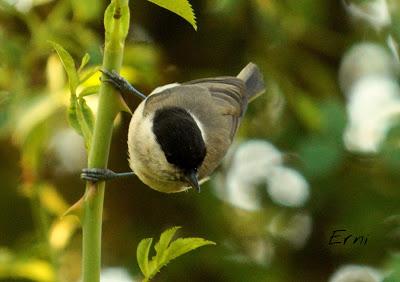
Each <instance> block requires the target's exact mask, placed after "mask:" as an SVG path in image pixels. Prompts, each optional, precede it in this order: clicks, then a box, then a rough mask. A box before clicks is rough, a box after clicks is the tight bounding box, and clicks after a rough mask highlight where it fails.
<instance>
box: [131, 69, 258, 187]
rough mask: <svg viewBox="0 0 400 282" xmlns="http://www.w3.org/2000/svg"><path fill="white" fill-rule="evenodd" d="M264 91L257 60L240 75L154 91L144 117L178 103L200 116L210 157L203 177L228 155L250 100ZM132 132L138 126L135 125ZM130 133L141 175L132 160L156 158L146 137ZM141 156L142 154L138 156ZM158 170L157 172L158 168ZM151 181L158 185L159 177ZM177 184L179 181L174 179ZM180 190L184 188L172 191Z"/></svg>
mask: <svg viewBox="0 0 400 282" xmlns="http://www.w3.org/2000/svg"><path fill="white" fill-rule="evenodd" d="M262 91H264V82H263V80H262V75H261V73H260V71H259V69H258V67H257V66H256V65H255V64H253V63H249V64H248V65H247V66H246V67H245V68H244V69H243V70H242V71H241V72H240V73H239V75H238V76H237V77H234V76H223V77H216V78H204V79H197V80H193V81H189V82H185V83H183V84H180V85H176V86H173V87H171V88H167V89H165V90H162V91H160V92H158V93H154V94H151V95H150V96H148V98H147V99H146V100H145V101H144V102H143V103H144V106H143V118H146V116H151V115H152V114H153V113H154V112H156V111H157V110H158V109H161V108H165V107H171V106H174V107H181V108H183V109H186V110H187V111H188V112H189V113H190V114H192V115H193V117H194V118H195V119H197V121H198V122H199V126H200V128H201V130H202V133H203V134H204V135H205V136H203V139H204V141H205V143H206V147H207V154H206V157H205V159H204V161H203V164H202V165H201V167H200V168H199V170H198V176H199V179H202V178H204V177H207V176H208V175H209V174H211V173H212V171H213V170H214V169H215V168H216V167H217V166H218V165H219V163H220V161H221V160H222V158H223V157H224V156H225V154H226V152H227V150H228V149H229V147H230V145H231V143H232V141H233V138H234V136H235V134H236V131H237V129H238V127H239V124H240V120H241V118H242V117H243V115H244V113H245V111H246V108H247V104H248V100H249V99H251V98H252V97H255V96H256V95H258V94H260V93H261V92H262ZM140 119H141V118H140ZM136 120H137V121H139V118H138V119H135V118H132V122H131V124H132V123H134V122H135V121H136ZM130 131H131V130H130ZM132 132H135V130H134V129H133V130H132ZM129 136H130V140H129V141H128V142H129V144H131V145H130V147H131V148H130V150H129V153H130V156H131V157H130V159H131V167H132V169H133V170H134V171H136V173H137V174H138V175H139V173H138V172H137V170H138V167H137V165H135V164H132V160H136V159H142V162H143V163H147V164H153V163H154V161H155V160H154V159H150V158H151V157H150V156H148V154H143V153H142V151H143V148H142V146H143V144H142V140H136V138H135V136H138V135H137V134H134V133H133V135H132V136H131V135H129ZM133 156H135V158H134V157H133ZM137 156H140V157H139V158H137ZM143 158H144V160H143ZM135 169H136V170H135ZM148 170H149V171H155V170H156V169H154V168H148ZM154 173H155V174H157V172H154ZM139 177H140V176H139ZM154 178H157V181H160V179H161V180H162V179H163V176H162V175H154ZM142 180H143V179H142ZM143 181H144V182H146V181H145V180H143ZM151 182H152V183H151V184H152V185H153V186H154V185H155V182H156V179H154V182H153V181H151ZM167 182H168V180H167V179H165V182H163V183H160V187H159V189H163V190H164V188H165V187H167V186H168V184H167ZM171 184H172V183H171ZM149 185H150V184H149ZM174 185H177V184H176V183H174ZM180 185H184V183H180ZM150 186H151V185H150ZM177 191H180V190H179V189H178V190H176V191H172V192H177Z"/></svg>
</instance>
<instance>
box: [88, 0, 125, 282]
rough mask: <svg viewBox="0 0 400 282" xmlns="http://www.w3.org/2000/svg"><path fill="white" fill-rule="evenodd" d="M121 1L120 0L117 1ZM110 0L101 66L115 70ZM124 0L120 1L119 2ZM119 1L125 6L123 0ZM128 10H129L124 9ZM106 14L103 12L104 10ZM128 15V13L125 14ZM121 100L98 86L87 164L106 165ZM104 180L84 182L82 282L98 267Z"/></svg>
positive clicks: (117, 44) (115, 21)
mask: <svg viewBox="0 0 400 282" xmlns="http://www.w3.org/2000/svg"><path fill="white" fill-rule="evenodd" d="M121 1H122V0H121ZM121 1H117V0H114V2H113V4H114V6H112V4H110V6H109V8H110V7H111V8H110V9H113V10H112V13H113V16H112V19H111V21H112V24H110V26H111V27H109V29H108V30H107V26H106V30H107V31H108V34H109V36H107V32H106V42H105V48H104V58H103V68H104V69H107V70H116V71H118V70H119V69H120V68H121V64H122V57H123V49H124V40H125V34H121V19H122V17H121V14H120V13H121V7H120V4H121V3H120V2H121ZM122 2H124V1H122ZM123 4H125V5H127V1H125V2H124V3H123ZM128 13H129V12H128ZM106 14H107V11H106ZM128 17H129V15H128ZM121 107H122V103H121V99H120V97H119V95H118V94H117V93H116V91H115V90H114V89H113V88H112V87H111V86H110V85H109V84H107V83H102V84H101V86H100V97H99V105H98V110H97V117H96V121H95V125H94V132H93V137H92V143H91V148H90V152H89V159H88V166H89V167H90V168H106V167H107V163H108V156H109V150H110V144H111V136H112V130H113V123H114V119H115V117H116V115H117V114H118V112H119V111H120V110H121ZM104 189H105V183H104V182H98V183H95V184H93V183H87V185H86V192H85V195H84V214H83V220H82V228H83V239H82V241H83V242H82V244H83V250H82V256H83V258H82V260H83V261H82V272H83V274H82V276H83V282H99V281H100V267H101V227H102V214H103V202H104Z"/></svg>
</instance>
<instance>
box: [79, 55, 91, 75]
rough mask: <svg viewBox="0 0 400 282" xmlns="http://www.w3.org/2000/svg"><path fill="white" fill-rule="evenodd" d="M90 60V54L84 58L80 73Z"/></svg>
mask: <svg viewBox="0 0 400 282" xmlns="http://www.w3.org/2000/svg"><path fill="white" fill-rule="evenodd" d="M89 60H90V55H89V54H88V53H86V54H85V55H84V56H83V58H82V61H81V65H80V66H79V69H78V72H81V71H82V69H83V68H84V67H85V66H86V65H87V63H88V62H89Z"/></svg>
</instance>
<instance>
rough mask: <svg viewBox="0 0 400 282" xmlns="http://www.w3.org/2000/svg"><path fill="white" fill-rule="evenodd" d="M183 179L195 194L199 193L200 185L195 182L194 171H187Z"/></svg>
mask: <svg viewBox="0 0 400 282" xmlns="http://www.w3.org/2000/svg"><path fill="white" fill-rule="evenodd" d="M185 179H186V181H187V182H188V183H189V184H190V186H192V187H193V188H194V189H196V191H197V192H199V193H200V185H199V181H198V180H197V171H196V170H189V171H188V172H186V173H185Z"/></svg>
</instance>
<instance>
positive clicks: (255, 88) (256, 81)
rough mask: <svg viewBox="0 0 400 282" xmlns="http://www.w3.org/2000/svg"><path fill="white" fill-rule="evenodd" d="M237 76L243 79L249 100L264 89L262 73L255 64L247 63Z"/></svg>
mask: <svg viewBox="0 0 400 282" xmlns="http://www.w3.org/2000/svg"><path fill="white" fill-rule="evenodd" d="M237 77H238V78H240V79H241V80H243V81H244V83H245V85H246V89H247V93H248V99H249V101H250V100H253V99H254V98H256V97H257V96H258V95H260V94H262V93H263V92H264V91H265V83H264V79H263V75H262V73H261V71H260V69H259V68H258V67H257V65H256V64H254V63H251V62H250V63H248V64H247V66H245V67H244V68H243V69H242V71H241V72H240V73H239V74H238V75H237Z"/></svg>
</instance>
